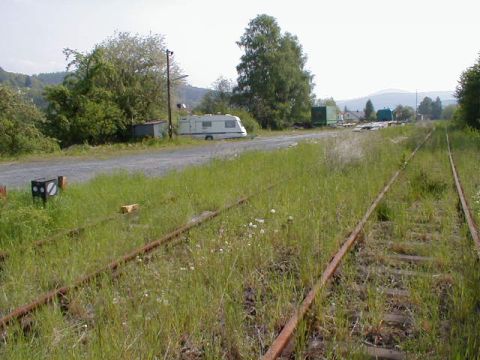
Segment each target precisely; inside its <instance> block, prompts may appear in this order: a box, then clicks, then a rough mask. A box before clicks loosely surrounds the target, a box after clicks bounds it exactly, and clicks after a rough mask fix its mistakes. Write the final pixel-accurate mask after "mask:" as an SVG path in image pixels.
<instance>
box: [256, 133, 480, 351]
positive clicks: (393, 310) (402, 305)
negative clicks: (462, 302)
mask: <svg viewBox="0 0 480 360" xmlns="http://www.w3.org/2000/svg"><path fill="white" fill-rule="evenodd" d="M429 136H430V134H429ZM429 136H427V138H426V139H425V141H427V139H428V137H429ZM425 141H424V143H425ZM447 144H448V147H447V149H448V157H449V160H450V165H451V170H452V174H453V178H454V181H455V185H456V190H457V195H458V198H459V199H460V203H461V205H462V210H463V215H464V217H465V220H466V222H467V224H468V227H469V232H470V235H471V237H472V239H473V240H474V242H475V244H476V246H477V250H479V249H480V246H479V245H480V242H479V240H478V230H477V227H476V225H475V223H474V220H473V217H472V215H471V212H470V210H469V206H468V202H467V200H466V197H465V195H464V193H463V189H462V186H461V183H460V180H459V177H458V174H457V172H456V168H455V164H454V161H453V157H452V153H451V149H450V143H449V141H448V134H447ZM421 145H423V143H422V144H421ZM421 145H419V147H417V149H415V151H414V152H413V153H412V155H411V156H410V157H409V159H407V162H406V163H405V166H404V167H403V168H402V169H401V170H403V169H405V167H406V164H407V163H408V162H409V161H410V160H412V158H413V156H414V155H415V154H416V152H417V151H418V150H419V148H420V147H421ZM401 170H399V172H397V173H396V174H395V175H394V176H393V177H392V179H391V180H390V182H389V183H388V184H387V185H386V186H385V188H384V189H383V190H382V191H381V192H380V194H379V195H378V197H377V198H376V199H375V201H374V202H373V203H372V205H371V206H370V208H369V209H368V210H367V212H366V214H365V215H364V217H363V218H362V219H361V221H360V222H359V223H358V224H357V226H356V227H355V229H354V230H353V231H352V233H351V234H350V236H349V237H348V238H347V240H346V241H345V242H344V244H343V246H342V247H341V248H340V250H339V251H338V252H337V253H336V254H335V255H334V256H333V258H332V260H331V262H330V263H329V264H328V266H327V268H326V269H325V271H324V272H323V274H322V276H321V278H320V279H319V280H318V281H317V283H316V284H315V285H314V286H313V288H312V289H311V290H310V292H309V293H308V294H307V296H306V297H305V299H304V301H303V302H302V303H301V305H300V306H299V307H298V308H297V310H296V311H295V313H294V314H293V315H292V317H291V318H290V319H289V321H288V322H287V323H286V324H285V326H284V327H283V329H282V330H281V331H280V333H279V335H278V336H277V338H276V339H275V340H274V341H273V343H272V344H271V346H270V347H269V349H268V350H267V352H266V353H265V354H264V355H263V357H262V359H263V360H270V359H278V358H281V359H292V358H297V356H298V358H302V359H327V358H334V359H337V358H361V359H364V358H373V359H392V360H399V359H417V358H419V359H420V358H425V352H426V353H427V357H428V358H435V355H436V354H435V353H434V352H433V350H431V351H432V352H431V353H428V351H427V350H425V349H421V350H422V351H423V353H422V354H418V353H416V349H415V346H418V344H419V343H420V344H421V341H417V342H416V340H417V339H418V338H419V337H421V336H422V335H421V334H424V333H425V332H429V331H432V332H433V333H435V334H436V335H437V336H438V337H439V338H440V340H439V341H442V339H441V338H442V337H443V338H444V339H443V340H445V341H446V338H445V337H446V332H448V327H449V323H448V321H447V316H446V312H447V311H448V306H449V304H448V299H449V293H450V292H451V288H452V282H453V281H454V280H453V279H454V278H455V276H452V272H453V273H454V275H456V274H455V270H454V269H452V266H450V267H448V266H446V264H445V253H442V251H443V252H445V251H451V252H452V254H455V248H459V247H462V246H463V247H465V244H464V243H462V241H461V239H462V237H461V235H460V234H461V226H462V220H463V219H462V218H461V217H460V216H458V215H459V214H456V208H455V207H454V206H453V207H452V201H451V200H450V203H449V204H447V203H446V201H447V202H448V200H445V198H443V197H442V196H441V193H443V192H445V191H447V189H448V185H446V184H445V183H441V182H440V183H428V180H426V179H425V178H423V179H422V178H417V179H414V180H411V179H408V178H406V176H403V178H402V184H403V187H402V189H403V190H404V191H408V189H409V187H411V186H412V184H411V183H412V182H415V181H417V182H419V183H420V185H419V186H423V187H424V189H423V190H425V191H426V192H432V193H433V194H427V195H426V196H433V197H436V196H438V199H437V198H435V200H433V201H430V202H425V203H424V202H422V201H419V200H418V199H412V198H408V197H406V198H405V197H404V196H402V194H401V193H400V194H399V193H398V192H397V193H396V196H395V195H394V197H395V198H394V199H390V197H391V196H390V194H389V195H388V196H386V193H387V192H388V191H389V190H390V187H391V186H392V185H393V183H394V182H395V181H397V178H398V177H399V176H400V171H401ZM423 175H424V176H427V175H426V174H423ZM407 181H410V183H407ZM425 182H426V183H425ZM398 185H399V184H397V185H396V187H398ZM437 192H438V193H437ZM384 198H387V200H385V199H384ZM449 207H450V209H451V211H453V214H454V215H453V218H454V219H453V220H452V221H451V222H449V224H450V225H451V226H450V227H448V229H446V225H445V218H446V217H448V216H449V215H452V214H451V213H450V214H449V213H446V212H445V209H446V208H449ZM379 208H380V209H379ZM375 211H376V215H377V221H375V222H374V224H373V226H371V228H370V230H369V231H368V232H364V229H365V228H366V225H367V221H368V219H369V218H370V217H371V215H372V214H373V213H374V212H375ZM392 214H395V216H392ZM390 216H392V217H393V218H394V219H390ZM450 220H451V219H450ZM446 231H448V232H449V234H448V235H447V238H448V240H449V241H450V243H448V242H447V243H443V244H440V242H441V241H440V240H442V239H443V240H445V232H446ZM399 233H400V234H399ZM365 234H366V235H365ZM361 235H365V236H361ZM360 238H361V239H362V240H363V241H361V242H360V241H358V239H360ZM357 241H358V242H357ZM352 248H354V249H355V251H353V252H354V254H353V256H351V257H349V258H348V259H345V260H344V258H345V255H346V254H347V253H348V252H349V250H350V249H352ZM479 254H480V252H479ZM342 260H343V262H342ZM340 264H342V267H341V268H339V267H340ZM450 265H451V264H450ZM332 278H335V281H334V284H333V285H332V286H330V287H329V288H327V285H328V284H329V282H330V281H331V280H332ZM318 294H322V295H323V299H321V300H318V299H316V297H317V295H318ZM338 294H340V295H338ZM429 296H433V297H434V298H435V299H437V300H438V299H439V300H438V301H437V302H435V300H434V299H429ZM425 299H427V300H425ZM429 300H431V301H432V304H436V307H437V308H436V309H429V308H428V306H422V303H421V302H422V301H427V302H428V301H429ZM315 301H316V302H319V303H321V306H320V307H321V309H322V310H320V312H321V314H317V316H315V315H312V316H310V317H309V318H308V319H306V320H304V318H306V317H307V316H306V315H307V313H308V312H309V310H310V307H311V306H312V304H313V303H314V302H315ZM419 302H420V304H419ZM432 317H433V318H432ZM302 322H303V325H305V324H306V325H305V326H302V329H305V328H307V329H308V330H307V331H306V333H304V334H300V335H299V336H298V339H306V340H303V341H302V340H298V339H297V338H295V331H297V328H299V326H300V323H302ZM432 324H434V325H432ZM432 326H435V327H436V328H435V330H432V329H431V327H432ZM303 331H305V330H303ZM301 342H302V343H301ZM415 344H417V345H415Z"/></svg>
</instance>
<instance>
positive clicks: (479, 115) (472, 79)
mask: <svg viewBox="0 0 480 360" xmlns="http://www.w3.org/2000/svg"><path fill="white" fill-rule="evenodd" d="M455 96H456V98H457V99H458V103H459V105H460V109H459V111H460V114H459V115H460V117H461V118H463V120H464V121H465V122H466V123H467V124H468V125H470V126H472V127H475V128H477V129H480V56H479V57H478V60H477V62H476V63H475V64H474V65H473V66H471V67H470V68H468V69H467V70H465V71H464V72H463V73H462V75H461V77H460V80H459V82H458V86H457V90H456V92H455Z"/></svg>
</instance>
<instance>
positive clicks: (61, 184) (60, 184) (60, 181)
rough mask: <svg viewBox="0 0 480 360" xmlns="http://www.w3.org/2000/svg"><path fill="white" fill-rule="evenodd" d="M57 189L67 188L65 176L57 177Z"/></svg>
mask: <svg viewBox="0 0 480 360" xmlns="http://www.w3.org/2000/svg"><path fill="white" fill-rule="evenodd" d="M58 187H59V188H60V189H62V190H65V189H66V188H67V177H66V176H59V177H58Z"/></svg>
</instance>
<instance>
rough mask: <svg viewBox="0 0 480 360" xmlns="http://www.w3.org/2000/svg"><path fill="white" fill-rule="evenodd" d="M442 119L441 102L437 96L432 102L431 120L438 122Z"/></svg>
mask: <svg viewBox="0 0 480 360" xmlns="http://www.w3.org/2000/svg"><path fill="white" fill-rule="evenodd" d="M441 117H442V100H440V98H439V97H438V96H437V98H436V99H435V101H433V102H432V119H433V120H438V119H440V118H441Z"/></svg>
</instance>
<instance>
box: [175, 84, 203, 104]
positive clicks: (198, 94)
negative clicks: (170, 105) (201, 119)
mask: <svg viewBox="0 0 480 360" xmlns="http://www.w3.org/2000/svg"><path fill="white" fill-rule="evenodd" d="M209 91H210V89H205V88H200V87H195V86H191V85H183V86H180V87H179V88H178V90H177V96H178V101H179V102H180V103H182V104H185V105H187V108H188V109H193V108H194V107H195V106H197V105H198V104H200V102H201V101H202V99H203V97H204V96H205V94H206V93H207V92H209Z"/></svg>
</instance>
